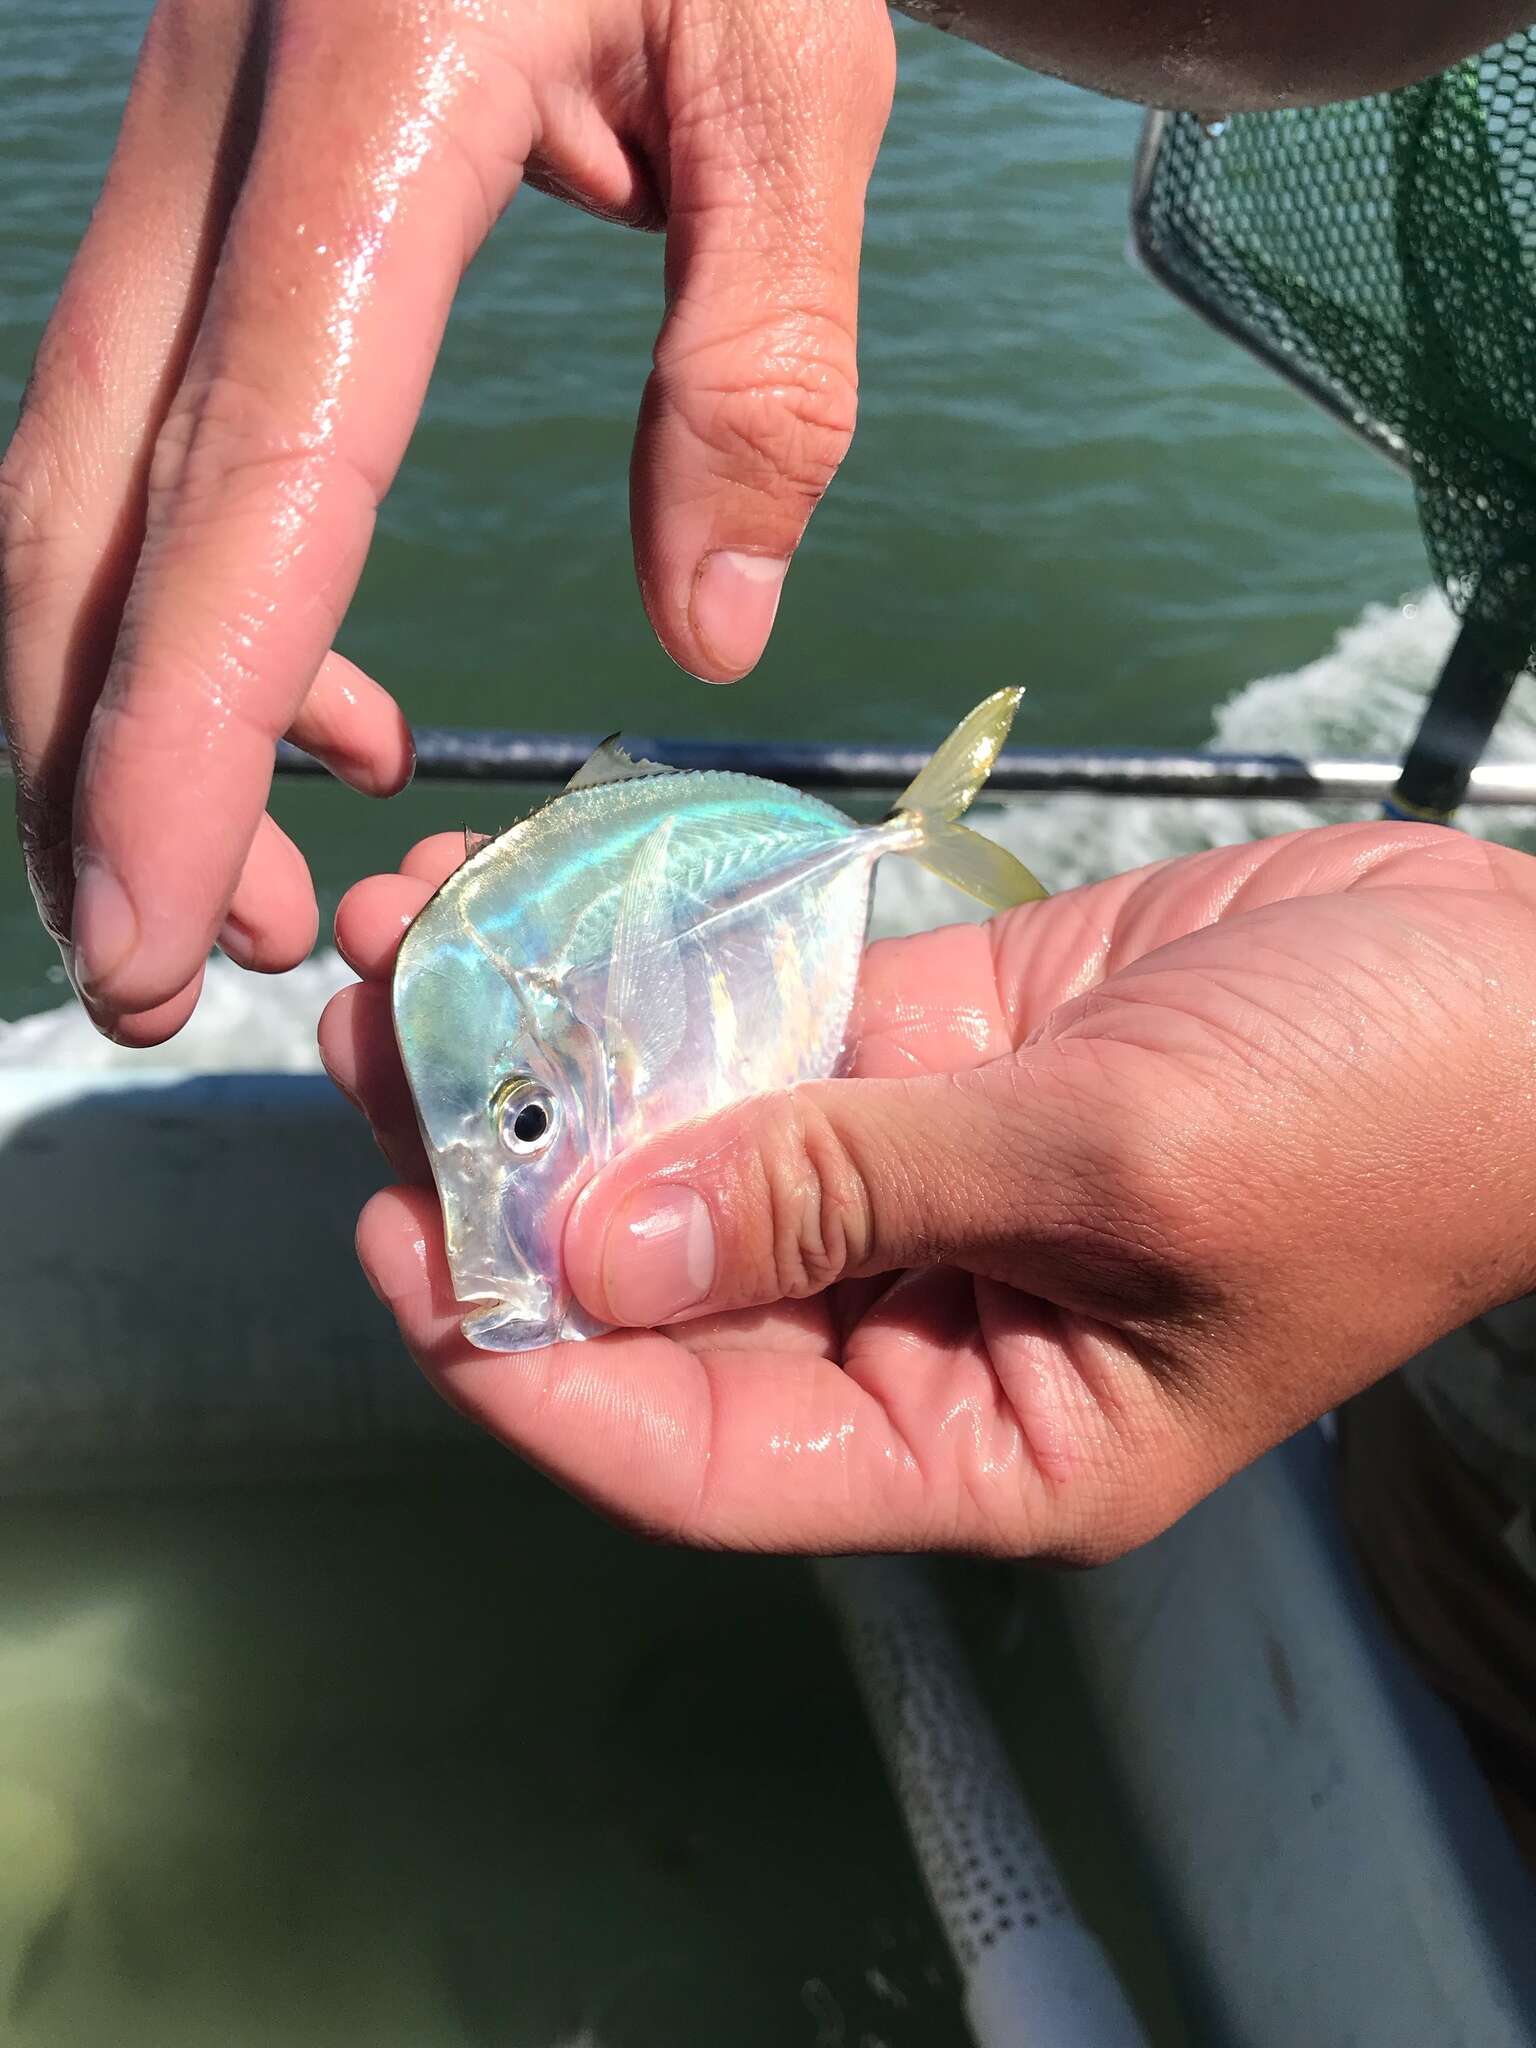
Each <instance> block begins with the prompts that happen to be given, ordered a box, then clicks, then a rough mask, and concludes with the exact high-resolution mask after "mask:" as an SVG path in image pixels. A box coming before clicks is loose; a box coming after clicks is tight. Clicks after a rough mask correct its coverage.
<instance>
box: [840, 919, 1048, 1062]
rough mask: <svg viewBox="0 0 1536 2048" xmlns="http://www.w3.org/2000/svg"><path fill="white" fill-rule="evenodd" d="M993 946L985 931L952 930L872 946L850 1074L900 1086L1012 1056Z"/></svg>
mask: <svg viewBox="0 0 1536 2048" xmlns="http://www.w3.org/2000/svg"><path fill="white" fill-rule="evenodd" d="M993 943H994V941H993V936H992V933H991V931H990V930H989V928H988V927H987V926H985V925H950V926H947V927H946V928H945V929H943V930H942V931H936V932H924V933H922V934H920V935H919V936H917V937H915V938H905V939H881V940H879V941H877V943H876V944H874V945H872V946H870V947H868V948H867V949H866V951H865V954H864V959H863V962H862V964H861V966H860V969H859V991H858V1000H857V1002H856V1004H855V1006H854V1014H853V1020H852V1023H851V1025H850V1027H849V1043H850V1044H851V1045H852V1047H853V1066H852V1071H853V1072H854V1073H855V1074H858V1075H861V1076H863V1077H865V1078H867V1079H870V1080H889V1079H896V1080H900V1079H906V1078H908V1077H910V1076H912V1075H915V1074H949V1073H956V1072H959V1071H960V1070H961V1069H963V1068H966V1067H977V1066H982V1065H984V1064H985V1063H986V1062H987V1061H988V1060H995V1059H1001V1058H1002V1057H1003V1056H1004V1055H1005V1054H1007V1053H1010V1052H1012V1050H1013V1035H1012V1031H1011V1029H1010V1025H1009V1020H1008V1017H1007V1015H1006V1014H1005V1012H1004V1008H1003V1003H1002V998H1001V996H1000V995H999V992H998V976H997V963H996V960H995V957H994V954H993Z"/></svg>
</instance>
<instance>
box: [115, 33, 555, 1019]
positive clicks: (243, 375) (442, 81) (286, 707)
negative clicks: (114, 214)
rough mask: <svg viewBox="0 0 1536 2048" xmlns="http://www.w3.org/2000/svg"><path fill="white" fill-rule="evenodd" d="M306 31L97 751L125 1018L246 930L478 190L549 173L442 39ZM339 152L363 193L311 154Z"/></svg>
mask: <svg viewBox="0 0 1536 2048" xmlns="http://www.w3.org/2000/svg"><path fill="white" fill-rule="evenodd" d="M284 22H285V25H286V32H280V33H279V34H278V36H277V40H276V44H275V47H274V53H273V58H272V64H271V70H270V77H269V82H268V87H267V93H266V99H265V104H264V108H263V114H262V127H261V134H260V138H259V141H258V146H257V149H256V153H255V156H254V158H253V161H252V164H251V168H250V172H249V174H248V177H247V180H246V183H245V186H244V189H243V191H242V194H241V200H240V206H239V209H238V212H237V215H236V217H235V219H234V220H233V222H232V223H231V228H230V233H229V236H228V239H227V241H226V244H225V249H224V253H223V257H222V260H221V264H220V268H219V271H218V274H217V276H216V278H215V280H214V283H213V286H212V288H211V290H210V293H209V299H208V305H207V308H206V312H205V314H204V318H203V322H202V326H201V328H200V330H199V335H198V340H197V345H196V348H195V349H194V352H193V355H192V358H191V361H190V362H189V364H188V368H187V373H186V376H185V378H184V380H183V382H182V386H181V389H180V391H179V392H178V394H177V397H176V400H175V402H174V404H173V406H172V408H171V410H170V413H169V415H168V417H167V420H166V423H165V426H164V427H163V428H162V430H161V433H160V436H159V439H158V441H157V444H156V449H155V455H154V461H153V464H152V468H151V473H150V482H149V497H148V521H147V528H146V535H145V544H144V549H143V552H142V555H141V558H140V563H139V567H138V571H137V574H136V576H135V579H134V584H133V588H132V591H131V592H130V596H129V601H128V604H127V606H126V609H125V613H124V622H123V631H122V633H121V635H120V637H119V641H118V645H117V648H116V651H115V654H114V657H113V662H112V667H111V670H110V672H109V674H108V678H107V682H106V686H105V689H104V691H103V694H102V698H101V702H100V704H99V706H98V708H97V712H96V715H95V718H94V720H93V723H92V728H91V733H90V736H89V739H88V742H87V746H86V751H85V759H84V764H83V772H82V779H81V785H80V792H79V800H78V803H77V809H76V821H75V823H76V847H77V851H76V860H77V867H78V871H79V881H78V886H77V895H76V907H75V923H74V939H75V946H76V953H77V969H78V972H79V974H80V977H81V980H82V982H83V983H84V985H85V986H86V987H87V988H88V989H89V990H90V992H91V994H92V996H93V999H94V1000H95V1001H96V1003H97V1004H98V1006H99V1007H113V1006H115V1007H118V1008H138V1007H142V1006H145V1005H148V1004H150V1003H153V1002H157V1001H162V1000H164V999H165V997H166V996H167V995H168V994H169V993H171V992H173V991H174V990H175V989H176V988H177V987H178V986H180V984H181V983H182V982H183V981H184V980H185V979H186V978H187V976H188V975H189V974H190V973H191V972H192V970H193V968H194V967H195V964H196V961H197V960H198V959H199V958H200V957H201V956H202V954H203V952H204V951H205V949H206V947H207V944H208V942H209V940H210V939H211V938H212V936H213V934H214V933H215V932H216V931H217V930H218V928H219V926H220V924H221V923H222V922H223V918H224V913H225V909H226V906H227V904H228V901H229V897H230V894H231V892H232V890H233V886H234V882H235V879H236V876H237V875H238V873H239V871H240V867H241V864H242V862H243V860H244V857H245V854H246V851H247V849H248V847H249V845H250V843H251V838H252V835H253V834H254V832H255V830H256V825H257V820H258V818H259V817H260V815H261V811H262V807H263V805H264V803H265V800H266V793H267V787H268V783H269V780H270V776H271V769H272V759H273V746H274V742H275V741H276V739H277V738H278V736H279V735H280V734H282V733H283V732H285V731H286V730H287V729H288V728H289V726H290V725H291V724H292V722H293V720H294V718H295V716H296V715H297V714H298V711H299V707H300V705H301V703H302V702H303V699H304V697H305V695H306V693H307V691H308V689H309V686H310V683H311V681H312V679H313V678H314V676H315V675H316V673H317V671H318V670H319V667H320V664H321V662H322V660H323V659H324V656H325V654H326V653H327V652H328V650H329V648H330V644H331V640H332V637H333V635H334V633H335V630H336V627H337V625H338V623H339V621H340V618H341V615H342V612H343V610H344V609H345V606H346V604H347V601H348V599H349V598H350V596H351V593H352V589H353V587H354V585H355V582H356V579H357V575H358V572H359V570H360V568H361V565H362V560H363V557H364V554H365V552H366V548H367V545H368V540H369V537H370V535H371V532H372V527H373V521H374V516H375V512H376V509H377V505H378V502H379V500H380V498H381V497H382V495H383V493H384V491H385V489H386V488H387V486H388V484H389V481H390V479H391V478H392V476H393V474H394V471H395V468H396V466H397V464H398V462H399V459H400V456H401V454H402V452H403V450H404V446H405V442H406V438H407V436H408V433H409V430H410V426H411V423H412V422H413V420H414V418H415V416H416V413H417V411H418V409H419V407H420V403H421V399H422V396H423V393H424V391H425V387H426V381H427V376H428V373H429V370H430V366H431V362H432V359H433V357H434V355H435V353H436V349H437V345H438V341H439V339H440V337H441V333H442V328H443V324H444V321H445V319H446V316H447V311H448V306H449V303H450V301H451V298H452V294H453V290H454V287H455V285H456V283H457V281H458V277H459V275H460V273H461V270H462V267H463V264H464V262H465V260H466V259H467V257H468V255H469V253H470V251H471V248H472V247H473V245H474V243H475V242H476V241H477V240H478V238H479V236H480V235H481V234H483V232H484V229H485V227H486V225H487V224H488V221H487V212H486V187H485V185H484V184H483V183H482V181H481V179H480V178H479V177H477V176H476V167H477V166H478V167H480V168H482V169H486V170H487V176H488V177H489V176H491V175H492V174H491V172H490V170H489V168H488V167H489V165H490V164H494V165H496V166H498V167H499V169H498V170H497V171H496V172H495V176H499V177H503V178H504V180H505V183H506V187H507V192H506V193H505V194H502V195H499V196H509V194H510V188H511V185H512V184H513V183H514V182H515V172H514V170H513V169H512V168H511V167H512V166H514V165H515V164H517V163H520V162H521V161H522V160H523V158H524V157H525V156H526V153H527V144H528V132H529V116H528V114H527V111H526V105H524V106H523V107H519V106H518V105H517V104H508V103H507V102H506V101H503V102H502V103H501V104H500V105H499V106H498V107H497V110H496V111H497V116H498V121H497V128H498V131H499V132H498V133H497V134H496V135H495V137H494V155H492V154H491V151H492V147H493V143H492V140H491V139H490V136H489V124H488V122H482V126H484V127H485V130H486V132H485V133H484V134H480V133H477V132H475V128H474V120H473V119H472V118H471V116H470V115H469V114H466V115H465V118H464V120H462V121H461V120H460V119H459V114H460V108H461V104H462V103H465V102H467V101H472V99H473V93H474V89H475V86H476V84H477V79H476V75H475V65H474V62H473V59H472V57H471V56H470V54H469V53H467V52H466V50H464V49H462V48H460V47H459V46H458V45H456V44H454V43H453V42H452V34H451V30H446V29H445V28H444V26H443V22H442V20H441V19H440V18H439V17H438V15H437V13H436V11H433V10H427V11H424V12H422V13H421V14H419V15H418V14H417V13H415V12H413V11H409V10H408V11H406V12H404V13H400V14H387V15H386V16H385V17H383V19H382V20H381V19H380V17H379V16H378V13H377V10H375V9H373V8H372V7H358V6H351V7H348V6H341V7H331V8H326V9H323V10H314V9H311V8H307V7H306V8H298V7H296V8H295V9H294V10H293V12H292V16H291V18H290V17H289V16H287V15H285V17H284ZM445 36H446V37H447V38H448V40H447V42H446V44H445V41H444V38H445ZM434 79H435V80H436V81H437V86H436V87H434V86H433V85H432V81H433V80H434ZM439 88H440V89H439ZM424 92H432V93H434V94H435V97H434V98H433V103H432V119H431V122H430V123H428V122H427V121H425V120H424V119H423V118H421V117H420V116H419V115H418V114H417V112H416V110H417V109H418V108H419V106H420V104H421V101H422V95H423V93H424ZM475 104H476V105H478V102H476V103H475ZM335 133H340V134H345V135H346V136H347V137H348V147H347V158H346V163H347V171H346V174H345V175H343V176H340V177H338V175H337V170H336V163H335V159H334V157H333V156H332V155H331V154H330V153H329V152H327V151H324V150H310V149H295V147H294V143H293V138H294V137H295V136H319V135H325V134H335ZM450 135H452V136H454V137H455V138H456V143H457V146H451V145H450V143H449V141H448V139H447V138H448V137H449V136H450ZM445 229H446V231H445Z"/></svg>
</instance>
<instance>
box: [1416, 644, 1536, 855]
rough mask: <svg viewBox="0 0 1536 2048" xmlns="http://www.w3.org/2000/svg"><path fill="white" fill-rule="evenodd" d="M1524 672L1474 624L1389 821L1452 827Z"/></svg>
mask: <svg viewBox="0 0 1536 2048" xmlns="http://www.w3.org/2000/svg"><path fill="white" fill-rule="evenodd" d="M1519 673H1520V662H1519V658H1518V657H1517V656H1516V655H1514V654H1513V653H1512V652H1510V651H1508V650H1507V649H1506V650H1503V651H1501V650H1500V649H1498V648H1497V647H1496V646H1495V645H1494V643H1493V640H1492V638H1491V636H1490V635H1489V634H1487V633H1486V632H1485V631H1484V629H1483V628H1482V627H1480V626H1479V625H1478V623H1477V622H1476V621H1475V620H1473V619H1469V620H1468V621H1467V623H1466V624H1465V625H1464V626H1463V627H1462V629H1461V631H1460V633H1459V634H1458V635H1457V637H1456V644H1455V645H1454V646H1453V647H1452V649H1451V651H1450V654H1449V656H1448V657H1447V660H1446V664H1445V667H1444V668H1443V669H1442V670H1441V671H1440V679H1439V681H1438V682H1437V683H1436V684H1435V687H1434V691H1433V694H1432V695H1431V697H1430V700H1429V704H1428V707H1427V708H1426V710H1425V712H1424V716H1423V719H1422V720H1421V722H1420V725H1419V730H1418V733H1417V735H1416V737H1415V739H1414V742H1413V745H1412V746H1411V747H1410V748H1409V750H1408V755H1407V758H1406V759H1405V760H1404V762H1403V772H1402V776H1401V779H1400V780H1399V782H1398V784H1397V787H1396V788H1395V789H1394V790H1393V792H1392V794H1391V796H1390V797H1389V799H1388V800H1387V805H1386V810H1387V815H1388V816H1389V817H1393V816H1395V817H1408V818H1434V819H1439V820H1442V821H1445V822H1449V820H1450V818H1451V817H1452V815H1453V814H1454V813H1455V812H1456V811H1457V810H1459V809H1460V808H1461V805H1462V804H1463V803H1464V802H1465V801H1466V798H1467V792H1468V790H1469V788H1470V787H1471V783H1472V775H1473V771H1474V769H1475V768H1476V766H1477V764H1478V762H1479V761H1480V760H1481V759H1482V757H1483V753H1484V751H1485V749H1486V748H1487V745H1488V742H1489V740H1491V739H1492V737H1493V733H1494V728H1495V727H1496V726H1497V724H1498V722H1499V720H1500V718H1501V717H1502V716H1503V714H1504V706H1505V705H1506V704H1507V703H1508V702H1509V693H1510V691H1511V690H1512V689H1513V688H1514V685H1515V678H1516V677H1517V676H1518V675H1519Z"/></svg>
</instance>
